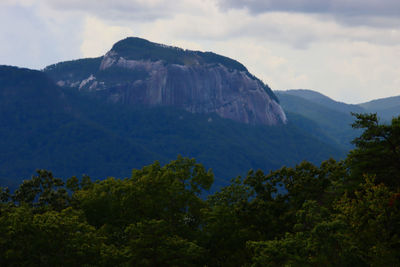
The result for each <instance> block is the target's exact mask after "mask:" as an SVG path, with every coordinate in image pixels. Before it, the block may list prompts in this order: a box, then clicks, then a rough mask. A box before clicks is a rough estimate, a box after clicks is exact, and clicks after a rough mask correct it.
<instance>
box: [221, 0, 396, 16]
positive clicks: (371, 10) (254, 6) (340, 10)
mask: <svg viewBox="0 0 400 267" xmlns="http://www.w3.org/2000/svg"><path fill="white" fill-rule="evenodd" d="M218 3H219V5H220V6H221V7H223V8H228V9H229V8H247V9H249V10H250V11H251V12H252V13H264V12H273V11H283V12H298V13H326V14H335V15H338V16H371V15H372V16H395V17H398V16H399V14H400V2H399V1H397V0H351V1H349V0H248V1H243V0H218Z"/></svg>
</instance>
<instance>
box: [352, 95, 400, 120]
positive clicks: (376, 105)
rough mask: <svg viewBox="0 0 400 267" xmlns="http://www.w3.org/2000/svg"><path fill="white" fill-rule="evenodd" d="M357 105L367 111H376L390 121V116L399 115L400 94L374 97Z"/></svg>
mask: <svg viewBox="0 0 400 267" xmlns="http://www.w3.org/2000/svg"><path fill="white" fill-rule="evenodd" d="M359 106H360V107H362V108H364V109H365V110H368V112H373V113H378V115H379V116H380V117H381V118H382V119H383V120H385V121H390V120H391V119H392V117H394V116H399V115H400V96H393V97H387V98H381V99H376V100H372V101H369V102H366V103H362V104H359Z"/></svg>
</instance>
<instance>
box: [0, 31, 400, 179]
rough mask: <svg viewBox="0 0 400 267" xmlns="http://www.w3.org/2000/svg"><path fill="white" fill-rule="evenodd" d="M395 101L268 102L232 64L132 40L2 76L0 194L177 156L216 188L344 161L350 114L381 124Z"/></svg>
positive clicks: (312, 95) (308, 94)
mask: <svg viewBox="0 0 400 267" xmlns="http://www.w3.org/2000/svg"><path fill="white" fill-rule="evenodd" d="M399 100H400V98H399V97H397V98H396V97H395V98H387V99H381V100H376V101H371V102H368V103H364V104H361V105H347V104H344V103H339V102H336V101H334V100H332V99H330V98H328V97H326V96H324V95H321V94H319V93H317V92H313V91H310V90H289V91H276V92H275V93H274V92H272V90H271V89H270V88H269V87H268V86H267V85H265V84H263V83H262V82H261V81H260V80H259V79H257V78H256V77H254V76H253V75H252V74H251V73H249V72H248V71H247V69H246V68H245V67H244V66H243V65H242V64H240V63H239V62H237V61H235V60H232V59H229V58H226V57H223V56H220V55H217V54H214V53H211V52H206V53H203V52H198V51H188V50H183V49H179V48H175V47H169V46H164V45H159V44H154V43H151V42H149V41H146V40H143V39H139V38H128V39H125V40H122V41H120V42H118V43H116V44H115V45H114V46H113V48H112V49H111V50H110V51H109V52H108V53H107V54H106V55H105V56H103V57H99V58H92V59H80V60H74V61H68V62H61V63H57V64H54V65H51V66H49V67H47V68H45V69H44V71H35V70H29V69H20V68H17V67H10V66H1V67H0V164H1V166H0V167H1V168H0V179H1V180H0V186H4V185H7V186H13V185H16V184H18V183H19V182H20V181H21V180H22V179H24V178H29V177H30V176H31V175H32V174H33V173H34V171H35V169H38V168H41V169H49V170H52V171H53V172H54V173H55V175H56V176H60V177H64V178H67V177H69V176H72V175H77V176H81V175H82V174H88V175H90V176H92V177H93V178H105V177H107V176H117V177H126V176H129V175H130V172H131V169H132V168H140V167H142V166H143V165H146V164H150V163H152V162H153V161H155V160H159V161H161V162H162V163H165V162H167V161H170V160H172V159H175V158H176V157H177V155H178V154H181V155H183V156H188V157H195V158H196V159H197V161H198V162H200V163H203V164H204V165H205V166H206V167H207V168H212V169H213V171H214V173H215V175H216V183H215V184H216V186H221V185H223V184H226V183H227V181H229V179H231V178H233V177H235V176H237V175H243V174H245V173H246V172H247V171H248V170H249V169H250V168H254V169H258V168H261V169H263V170H265V171H269V170H273V169H277V168H280V167H281V166H283V165H294V164H296V163H299V162H300V161H302V160H309V161H312V162H314V163H319V162H321V161H322V160H326V159H328V158H329V157H334V158H337V159H340V158H342V157H344V155H345V154H346V152H347V151H348V150H349V149H350V148H351V145H350V141H351V139H352V138H353V137H355V136H356V135H357V132H356V131H354V130H352V129H351V127H350V124H351V122H352V121H353V118H352V116H351V115H350V112H371V111H377V112H378V114H379V115H380V116H382V118H384V119H385V120H387V119H389V118H390V117H391V116H394V115H399V113H400V112H399V111H400V103H399V102H400V101H399ZM283 111H285V112H283Z"/></svg>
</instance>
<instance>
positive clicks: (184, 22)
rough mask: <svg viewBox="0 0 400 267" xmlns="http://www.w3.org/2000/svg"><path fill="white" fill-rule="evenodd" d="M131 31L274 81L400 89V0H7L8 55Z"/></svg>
mask: <svg viewBox="0 0 400 267" xmlns="http://www.w3.org/2000/svg"><path fill="white" fill-rule="evenodd" d="M128 36H135V37H141V38H145V39H148V40H150V41H152V42H157V43H163V44H167V45H173V46H178V47H181V48H185V49H191V50H200V51H212V52H215V53H218V54H222V55H224V56H228V57H230V58H233V59H236V60H238V61H239V62H241V63H243V64H244V65H245V66H246V67H247V69H248V70H249V71H250V72H251V73H253V74H254V75H256V76H257V77H258V78H260V79H261V80H263V81H264V82H265V83H266V84H268V85H269V86H270V87H271V88H272V89H273V90H287V89H311V90H315V91H318V92H321V93H323V94H325V95H327V96H329V97H331V98H333V99H335V100H337V101H342V102H346V103H362V102H366V101H369V100H372V99H377V98H383V97H389V96H395V95H400V1H399V0H241V1H240V0H173V1H171V0H0V65H13V66H19V67H27V68H33V69H43V68H44V67H45V66H47V65H50V64H53V63H57V62H60V61H66V60H72V59H78V58H84V57H97V56H101V55H103V54H105V53H106V52H107V51H108V50H110V49H111V47H112V45H113V44H114V43H115V42H117V41H119V40H121V39H123V38H126V37H128Z"/></svg>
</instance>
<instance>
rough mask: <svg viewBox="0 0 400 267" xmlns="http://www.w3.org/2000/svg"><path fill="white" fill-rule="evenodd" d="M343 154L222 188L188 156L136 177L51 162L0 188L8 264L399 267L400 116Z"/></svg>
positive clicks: (0, 260)
mask: <svg viewBox="0 0 400 267" xmlns="http://www.w3.org/2000/svg"><path fill="white" fill-rule="evenodd" d="M355 117H356V120H355V122H354V124H353V127H354V128H359V129H362V130H363V131H362V134H361V135H360V136H359V137H357V138H355V139H354V141H353V143H354V145H355V148H354V149H353V150H352V151H350V152H349V154H348V155H347V158H346V159H345V160H342V161H335V160H333V159H328V160H327V161H324V162H323V163H322V164H321V165H320V166H315V165H313V164H312V163H309V162H302V163H300V164H298V165H296V166H294V167H283V168H281V169H278V170H276V171H273V172H270V173H263V172H262V171H253V170H250V171H249V172H248V174H247V176H245V177H237V178H234V179H232V181H231V183H230V184H229V185H228V186H226V187H223V188H222V189H220V190H218V191H217V192H215V193H213V194H209V193H207V192H208V190H209V189H210V187H211V185H212V183H213V174H212V172H211V171H207V170H206V169H205V168H204V167H203V166H202V165H201V164H198V163H196V162H195V160H194V159H188V158H183V157H178V158H177V160H174V161H172V162H170V163H168V164H166V165H164V166H161V165H160V164H159V163H158V162H155V163H154V164H152V165H149V166H145V167H143V168H142V169H135V170H133V171H132V176H131V177H130V178H126V179H115V178H107V179H105V180H102V181H100V180H96V181H92V180H91V179H90V178H89V177H87V176H84V177H81V178H79V179H78V178H77V177H71V178H69V179H68V180H66V181H65V182H64V181H63V180H62V179H60V178H55V177H53V175H52V173H51V172H49V171H46V170H38V171H37V175H35V176H33V177H32V179H30V180H25V181H24V182H23V183H22V184H21V185H20V186H19V188H18V189H17V190H15V191H14V192H9V190H8V189H7V188H1V191H0V199H1V204H0V266H324V265H325V266H400V117H397V118H393V119H392V121H391V123H390V124H380V123H379V121H378V119H377V116H376V114H355Z"/></svg>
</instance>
